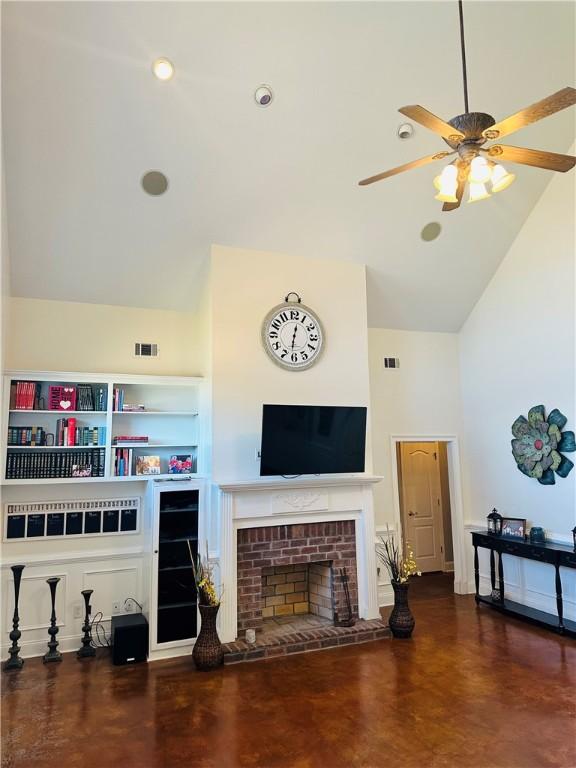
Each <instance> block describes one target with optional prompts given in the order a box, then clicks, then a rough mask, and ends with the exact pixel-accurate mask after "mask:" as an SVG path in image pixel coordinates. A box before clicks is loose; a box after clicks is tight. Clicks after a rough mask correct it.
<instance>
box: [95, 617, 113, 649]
mask: <svg viewBox="0 0 576 768" xmlns="http://www.w3.org/2000/svg"><path fill="white" fill-rule="evenodd" d="M103 618H104V614H103V613H102V611H98V613H95V614H94V618H93V619H92V621H91V622H90V634H91V635H92V646H93V647H94V648H110V647H111V645H110V639H109V638H108V637H107V635H106V629H105V627H104V625H103V623H102V620H103ZM92 629H95V634H94V633H93V632H92ZM101 635H102V636H101ZM102 638H103V639H104V642H102Z"/></svg>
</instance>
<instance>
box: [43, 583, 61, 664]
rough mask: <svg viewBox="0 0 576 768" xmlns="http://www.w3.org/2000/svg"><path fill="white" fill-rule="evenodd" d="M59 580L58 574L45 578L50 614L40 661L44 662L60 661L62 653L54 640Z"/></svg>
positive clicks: (56, 631)
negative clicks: (46, 649) (47, 637)
mask: <svg viewBox="0 0 576 768" xmlns="http://www.w3.org/2000/svg"><path fill="white" fill-rule="evenodd" d="M59 581H60V577H59V576H50V578H49V579H46V584H48V586H49V587H50V597H51V598H52V615H51V616H50V626H49V627H48V634H49V635H50V640H49V641H48V651H47V652H46V653H45V654H44V656H42V661H43V662H44V663H45V664H46V663H47V662H49V661H62V654H61V653H60V651H59V650H57V649H58V640H56V635H57V634H58V627H57V626H56V587H57V586H58V582H59Z"/></svg>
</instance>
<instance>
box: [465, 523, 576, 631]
mask: <svg viewBox="0 0 576 768" xmlns="http://www.w3.org/2000/svg"><path fill="white" fill-rule="evenodd" d="M472 544H473V546H474V582H475V588H476V595H475V599H476V603H477V604H478V605H488V606H490V607H491V608H493V609H494V610H496V611H498V612H499V613H503V614H506V615H509V616H515V617H516V618H519V619H523V620H524V621H529V622H531V623H532V624H537V625H539V626H541V627H545V628H546V629H551V630H553V631H554V632H558V633H559V634H562V635H570V636H571V637H576V621H572V620H570V619H565V618H564V603H563V598H562V577H561V571H560V569H561V568H571V569H575V568H576V552H575V551H574V549H573V548H572V547H570V546H568V545H566V544H557V543H555V542H545V543H543V544H536V543H532V542H530V541H526V540H523V539H511V538H507V537H505V536H495V535H493V534H489V533H486V532H484V531H472ZM478 547H482V548H484V549H488V550H490V583H491V586H492V594H491V595H481V594H480V570H479V562H478ZM496 554H497V555H498V584H497V582H496ZM503 555H512V556H514V557H522V558H524V559H526V560H532V561H535V562H540V563H545V564H547V565H550V566H552V567H553V568H554V576H555V588H556V614H554V613H548V612H547V611H540V610H538V609H537V608H532V607H530V606H528V605H524V604H522V603H517V602H515V601H514V600H509V599H508V598H506V595H505V588H504V563H503V560H502V556H503Z"/></svg>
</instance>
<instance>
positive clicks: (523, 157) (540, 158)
mask: <svg viewBox="0 0 576 768" xmlns="http://www.w3.org/2000/svg"><path fill="white" fill-rule="evenodd" d="M486 152H487V154H488V157H490V158H491V159H492V160H496V161H498V160H503V161H505V162H509V163H521V164H522V165H533V166H535V167H536V168H545V169H546V170H548V171H560V172H561V173H566V171H569V170H570V169H571V168H573V167H574V165H576V157H572V155H558V154H556V152H545V151H544V150H541V149H525V148H524V147H509V146H506V145H505V144H495V145H494V146H493V147H490V148H489V149H487V150H486Z"/></svg>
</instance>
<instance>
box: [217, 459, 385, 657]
mask: <svg viewBox="0 0 576 768" xmlns="http://www.w3.org/2000/svg"><path fill="white" fill-rule="evenodd" d="M380 480H382V478H381V477H378V476H375V475H368V474H363V475H326V476H305V477H297V478H283V477H282V478H278V477H270V478H266V477H264V478H257V479H254V480H239V481H236V482H233V481H226V482H221V483H217V486H218V489H219V493H220V498H219V507H220V524H221V549H220V552H221V556H220V575H221V580H222V586H223V588H224V591H225V595H226V596H225V599H224V600H223V602H222V608H221V624H220V634H221V639H222V641H223V642H231V641H233V640H235V639H236V636H237V585H236V580H237V562H236V547H237V531H238V529H239V528H258V527H264V526H269V525H294V524H298V523H317V522H327V521H339V520H353V521H354V522H355V530H356V564H357V571H358V573H357V577H358V610H359V615H360V618H363V619H377V618H379V617H380V613H379V610H378V586H377V567H376V552H375V548H374V541H375V526H374V509H373V494H372V486H373V485H374V484H375V483H378V482H380Z"/></svg>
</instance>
